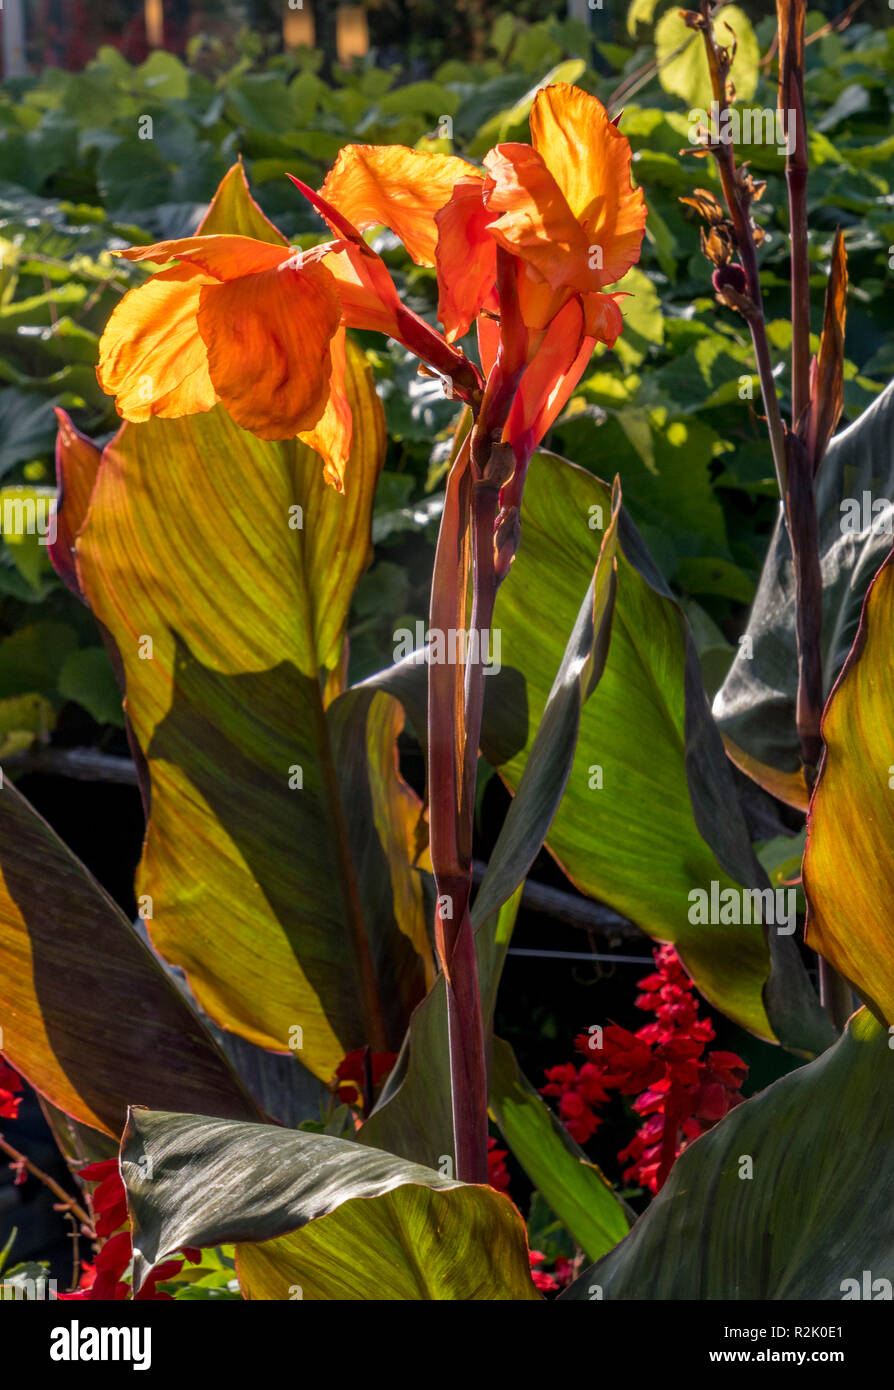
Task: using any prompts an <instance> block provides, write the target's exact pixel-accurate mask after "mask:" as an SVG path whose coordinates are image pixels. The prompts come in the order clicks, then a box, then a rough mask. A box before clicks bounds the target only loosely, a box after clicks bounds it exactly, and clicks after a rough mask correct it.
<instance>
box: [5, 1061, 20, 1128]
mask: <svg viewBox="0 0 894 1390" xmlns="http://www.w3.org/2000/svg"><path fill="white" fill-rule="evenodd" d="M22 1090H24V1086H23V1084H22V1078H21V1077H20V1076H19V1074H18V1072H17V1071H13V1069H12V1067H11V1066H10V1065H9V1063H8V1062H4V1060H3V1058H2V1057H0V1120H15V1119H17V1118H18V1114H19V1106H20V1105H21V1103H22V1097H21V1096H19V1095H16V1094H15V1093H16V1092H17V1091H22Z"/></svg>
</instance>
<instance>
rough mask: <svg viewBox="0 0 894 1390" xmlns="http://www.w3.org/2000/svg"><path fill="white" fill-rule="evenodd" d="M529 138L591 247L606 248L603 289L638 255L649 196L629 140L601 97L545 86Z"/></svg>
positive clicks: (536, 104)
mask: <svg viewBox="0 0 894 1390" xmlns="http://www.w3.org/2000/svg"><path fill="white" fill-rule="evenodd" d="M531 141H532V144H533V146H534V149H535V150H536V151H537V153H538V154H539V155H540V156H541V157H542V159H543V160H544V163H545V164H546V165H547V167H548V169H549V170H550V173H551V174H552V175H553V177H554V179H555V181H556V183H557V184H558V186H559V188H560V189H561V191H562V194H563V196H564V199H565V201H566V203H567V206H568V207H569V209H570V210H571V213H572V216H573V217H574V218H575V219H576V220H577V221H578V222H579V223H580V224H581V226H582V228H583V230H584V237H585V240H586V242H587V245H588V246H599V247H601V248H602V268H601V270H599V271H598V275H599V283H598V284H596V285H591V286H590V288H593V289H602V287H603V286H605V285H613V284H614V283H615V281H617V280H620V279H621V277H622V276H623V275H626V273H627V271H628V270H629V269H630V267H631V266H632V265H635V264H636V262H637V261H638V260H639V253H640V246H641V244H642V239H643V232H644V230H645V225H646V200H645V197H644V195H643V191H642V189H641V188H633V187H632V185H631V182H630V163H631V158H632V154H631V149H630V142H629V141H628V140H627V138H626V136H624V135H622V134H621V132H620V130H618V128H617V126H615V125H613V124H612V122H611V120H610V119H609V115H608V112H607V111H606V109H605V107H604V106H603V105H602V102H601V101H599V100H598V98H596V97H594V96H590V95H589V93H588V92H583V91H581V90H580V88H579V87H570V86H568V85H567V84H565V83H557V84H556V85H555V86H553V87H544V88H542V89H541V90H540V91H539V92H538V93H537V96H536V97H535V99H534V106H533V108H532V110H531Z"/></svg>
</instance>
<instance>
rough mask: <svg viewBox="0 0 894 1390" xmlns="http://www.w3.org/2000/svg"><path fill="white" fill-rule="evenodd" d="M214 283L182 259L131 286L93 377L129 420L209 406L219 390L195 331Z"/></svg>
mask: <svg viewBox="0 0 894 1390" xmlns="http://www.w3.org/2000/svg"><path fill="white" fill-rule="evenodd" d="M215 283H216V282H215V281H214V280H212V279H211V277H210V276H209V275H206V274H203V273H202V271H200V270H197V269H196V268H195V267H194V266H191V265H188V264H184V265H179V266H175V267H174V268H173V269H171V270H164V271H161V273H160V274H158V275H155V276H153V278H152V279H151V280H150V281H149V282H148V283H147V284H145V285H141V286H140V288H139V289H135V290H131V291H130V292H129V293H128V294H126V295H125V296H124V298H123V299H122V300H121V303H120V304H118V305H117V306H116V308H115V311H114V313H113V314H112V316H111V318H110V319H109V321H108V324H107V325H106V330H105V332H104V333H103V335H102V338H101V339H100V343H99V366H98V367H97V369H96V375H97V377H98V379H99V384H100V386H101V387H102V389H103V390H104V391H105V392H107V393H108V394H109V395H110V396H114V397H115V405H116V407H117V410H118V414H119V415H121V416H123V417H124V419H125V420H149V419H151V417H152V416H153V415H160V416H162V417H164V418H168V419H169V418H177V417H178V416H181V415H195V414H198V413H200V412H201V411H204V410H210V409H211V407H212V406H213V405H216V404H217V401H218V399H219V398H218V395H217V392H216V390H215V389H214V386H213V385H212V384H211V378H210V376H209V374H208V354H207V352H206V349H205V344H204V343H203V342H202V339H201V338H200V337H199V334H198V331H197V329H196V315H197V314H198V311H199V303H200V297H201V293H202V290H203V289H204V288H206V287H207V286H209V285H214V284H215Z"/></svg>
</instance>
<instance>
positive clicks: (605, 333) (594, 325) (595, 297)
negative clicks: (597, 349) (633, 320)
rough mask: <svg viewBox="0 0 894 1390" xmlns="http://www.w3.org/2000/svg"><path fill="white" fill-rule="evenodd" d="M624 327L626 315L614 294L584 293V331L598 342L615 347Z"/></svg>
mask: <svg viewBox="0 0 894 1390" xmlns="http://www.w3.org/2000/svg"><path fill="white" fill-rule="evenodd" d="M623 327H624V316H623V315H622V313H621V310H620V309H619V308H618V304H617V301H616V299H615V296H614V295H611V294H587V295H584V332H585V333H586V334H587V335H588V337H590V338H595V339H596V341H597V343H605V345H606V347H614V345H615V343H616V342H617V340H618V338H620V336H621V332H622V330H623Z"/></svg>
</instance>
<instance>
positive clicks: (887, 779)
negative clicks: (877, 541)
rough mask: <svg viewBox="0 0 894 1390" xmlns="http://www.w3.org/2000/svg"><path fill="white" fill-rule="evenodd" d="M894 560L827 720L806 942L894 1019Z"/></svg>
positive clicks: (807, 875)
mask: <svg viewBox="0 0 894 1390" xmlns="http://www.w3.org/2000/svg"><path fill="white" fill-rule="evenodd" d="M892 690H894V554H892V555H889V556H888V558H887V560H886V561H885V563H884V565H883V566H882V568H881V570H880V571H879V573H878V575H877V576H876V578H875V579H874V580H873V582H872V585H871V586H870V589H869V592H868V594H867V596H866V603H865V606H864V609H863V618H862V621H861V624H860V630H859V632H858V634H857V638H856V641H855V642H854V646H853V649H852V651H851V654H850V656H849V657H848V659H847V661H846V663H845V666H844V670H843V671H842V673H841V676H840V678H839V680H838V684H837V685H836V687H835V689H834V691H833V692H832V698H831V699H830V700H829V703H828V705H827V706H826V712H825V714H824V716H823V738H824V740H825V744H826V752H825V757H824V759H823V763H822V768H821V770H820V776H819V780H818V782H817V785H816V788H815V790H814V794H813V800H812V802H811V805H810V814H809V817H808V834H807V850H806V853H805V856H804V891H805V893H806V895H807V928H806V936H807V940H808V942H809V943H810V945H811V946H812V947H813V949H814V950H815V951H819V952H820V954H821V955H823V956H825V958H826V960H828V961H831V963H832V964H833V965H834V966H835V968H836V970H838V971H839V972H840V973H841V974H842V975H844V976H845V978H846V979H848V980H849V981H850V982H851V984H853V986H854V987H855V989H857V990H858V992H859V993H860V994H861V995H862V997H863V998H864V999H865V1000H866V1001H867V1003H870V1004H871V1005H872V1006H873V1008H874V1009H876V1010H877V1011H878V1013H879V1015H880V1016H881V1017H882V1018H885V1019H887V1020H888V1021H889V1022H894V914H892V910H891V909H892V888H891V881H892V876H894V710H892V704H891V696H892Z"/></svg>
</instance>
